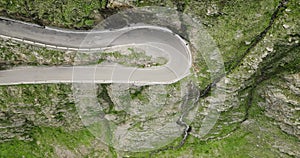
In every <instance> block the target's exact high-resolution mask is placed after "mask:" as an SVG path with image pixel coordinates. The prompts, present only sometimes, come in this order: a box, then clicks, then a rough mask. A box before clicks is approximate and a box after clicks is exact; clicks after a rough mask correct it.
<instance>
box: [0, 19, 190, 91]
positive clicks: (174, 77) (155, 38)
mask: <svg viewBox="0 0 300 158" xmlns="http://www.w3.org/2000/svg"><path fill="white" fill-rule="evenodd" d="M0 37H1V38H5V39H11V40H16V41H20V42H24V43H29V44H32V45H37V46H42V47H49V48H54V49H62V50H79V51H85V52H89V53H93V52H95V51H98V52H99V51H101V50H109V49H113V48H116V47H118V48H122V47H124V48H128V47H138V48H141V49H143V50H145V51H146V54H148V55H154V54H155V55H156V56H157V55H161V56H163V57H167V59H168V62H167V63H166V64H165V65H162V66H156V67H150V68H136V67H126V66H122V65H119V64H111V63H103V64H98V65H92V66H69V67H64V66H56V67H16V68H13V69H9V70H3V71H0V85H14V84H38V83H72V82H76V83H77V82H79V83H82V82H92V83H133V84H142V85H151V84H171V83H174V82H177V81H179V80H181V79H182V78H184V77H186V76H187V75H189V73H190V68H191V65H192V57H191V52H190V49H189V45H188V43H187V42H186V41H185V40H183V39H182V38H181V37H180V36H178V35H176V34H175V33H173V32H172V31H171V30H169V29H167V28H164V27H158V26H151V25H146V24H133V25H129V26H127V27H125V28H122V29H115V30H101V31H94V30H91V31H73V30H64V29H57V28H50V27H41V26H38V25H35V24H30V23H25V22H21V21H16V20H11V19H6V18H1V17H0ZM3 53H5V52H3Z"/></svg>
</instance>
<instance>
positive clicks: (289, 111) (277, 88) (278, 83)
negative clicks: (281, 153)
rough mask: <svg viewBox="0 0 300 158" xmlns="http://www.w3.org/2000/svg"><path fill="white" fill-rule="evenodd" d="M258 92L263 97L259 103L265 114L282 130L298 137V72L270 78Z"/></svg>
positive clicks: (299, 74)
mask: <svg viewBox="0 0 300 158" xmlns="http://www.w3.org/2000/svg"><path fill="white" fill-rule="evenodd" d="M260 94H261V96H264V97H265V102H262V103H260V106H261V107H263V108H264V109H265V114H266V115H267V116H268V117H270V118H272V119H274V120H275V122H276V124H277V125H278V126H279V127H280V128H281V130H282V131H284V132H286V133H288V134H291V135H294V136H296V137H297V138H298V139H300V120H299V118H300V117H299V116H300V97H299V96H300V73H296V74H291V75H284V76H282V77H281V78H280V79H277V80H272V81H271V83H270V84H269V85H267V86H266V87H265V89H264V91H260Z"/></svg>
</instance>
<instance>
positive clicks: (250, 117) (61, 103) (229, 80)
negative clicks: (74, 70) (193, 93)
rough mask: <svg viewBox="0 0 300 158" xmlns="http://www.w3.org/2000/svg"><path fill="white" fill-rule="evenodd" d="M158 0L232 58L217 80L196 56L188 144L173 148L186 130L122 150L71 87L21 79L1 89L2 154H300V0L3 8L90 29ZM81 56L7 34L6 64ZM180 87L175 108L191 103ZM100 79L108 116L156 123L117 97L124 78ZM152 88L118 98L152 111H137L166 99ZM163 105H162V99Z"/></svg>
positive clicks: (2, 44)
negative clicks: (85, 119) (95, 127)
mask: <svg viewBox="0 0 300 158" xmlns="http://www.w3.org/2000/svg"><path fill="white" fill-rule="evenodd" d="M154 5H155V6H165V7H171V8H175V9H176V10H178V11H182V12H184V13H186V14H188V15H192V16H193V17H195V18H196V19H199V20H200V21H201V22H202V24H203V26H204V27H205V29H206V30H207V31H208V32H209V33H210V35H211V36H212V37H213V39H214V40H215V42H216V44H217V46H218V48H219V49H220V52H221V54H222V56H223V60H224V63H225V72H226V74H220V76H221V78H210V77H208V75H209V72H208V70H207V66H203V65H205V61H204V59H203V58H202V57H195V60H196V61H197V63H198V64H195V65H194V67H193V69H194V70H195V71H197V72H198V73H197V76H195V77H196V78H197V80H198V84H199V85H198V87H199V91H200V98H199V102H197V105H198V109H196V110H197V111H196V112H195V113H193V116H195V118H194V119H189V120H187V122H188V123H189V124H190V126H191V131H190V132H189V134H190V135H189V137H188V139H187V140H185V141H184V145H183V146H182V147H181V148H179V149H176V150H174V148H173V147H174V146H177V145H178V144H180V142H182V137H178V138H177V139H176V140H174V141H172V142H169V144H168V145H167V146H166V147H162V148H161V149H158V150H155V151H150V152H149V151H146V152H137V153H132V152H124V151H118V150H117V149H114V148H112V147H109V146H106V145H105V143H103V141H102V142H101V141H99V140H97V139H96V138H95V136H94V135H93V134H92V133H91V132H90V131H89V130H88V129H86V128H85V126H84V124H83V123H82V122H81V119H80V117H79V116H78V111H77V110H76V105H75V104H76V98H74V96H73V92H72V85H70V84H43V85H17V86H1V87H0V96H1V99H0V142H1V143H0V157H13V156H16V155H17V156H19V157H22V156H25V157H84V156H87V157H105V156H106V157H130V156H132V157H149V156H153V157H159V156H161V157H299V156H300V153H299V148H300V144H299V139H300V72H299V70H300V52H299V50H300V49H299V40H300V35H299V30H300V28H299V27H300V23H299V20H298V19H299V15H300V9H299V8H300V3H299V2H298V1H297V0H289V1H288V0H276V1H273V0H267V1H243V0H237V1H229V0H213V1H192V0H187V1H177V0H167V1H160V0H151V1H140V0H128V1H127V0H110V1H102V0H100V1H95V0H89V1H79V0H76V1H68V0H67V1H55V0H49V1H43V2H39V1H25V0H24V1H5V0H0V13H1V15H2V16H7V17H11V18H15V19H21V20H25V21H31V22H35V23H38V24H40V25H51V26H56V27H65V28H76V29H88V28H91V27H92V26H93V25H94V23H97V22H99V21H101V20H103V19H104V18H106V17H107V16H109V15H111V14H113V13H115V12H117V11H118V10H123V9H126V8H131V7H137V6H139V7H142V6H154ZM23 6H25V7H23ZM79 6H80V7H79ZM75 56H76V55H75V52H67V53H63V52H61V51H58V50H51V49H46V48H39V47H34V46H30V45H27V44H22V43H18V42H14V41H6V40H1V41H0V68H1V69H6V68H9V67H11V66H15V65H44V66H49V65H72V64H73V63H74V60H75ZM108 58H109V56H108ZM145 58H147V57H145ZM105 60H106V58H105ZM114 60H115V59H114ZM133 64H136V63H133ZM139 64H140V63H139ZM182 82H186V81H182ZM179 85H180V84H174V85H170V86H169V87H167V88H166V89H167V90H168V91H170V92H172V93H170V94H165V95H168V96H169V95H170V96H173V97H169V98H168V100H164V103H165V104H166V103H167V104H166V105H170V106H171V105H174V107H176V106H175V105H177V106H178V105H180V103H182V102H183V100H184V97H182V96H181V95H180V94H179V93H178V92H180V91H183V90H184V88H182V87H180V86H179ZM98 87H99V88H98V89H97V94H98V99H99V100H98V101H99V102H100V103H101V104H102V105H103V106H104V107H106V109H104V111H105V110H106V112H107V114H108V115H106V117H107V119H109V120H113V121H114V122H115V123H116V124H122V123H123V124H124V125H127V124H130V123H131V122H132V121H133V122H136V121H137V120H138V121H140V122H143V121H145V122H144V124H136V125H135V126H134V128H136V129H139V128H149V127H154V126H150V125H151V122H150V123H149V122H147V120H145V119H144V120H143V118H137V117H134V118H130V117H129V114H127V113H126V112H125V113H124V112H122V110H120V109H122V108H124V107H120V106H118V105H122V104H121V103H122V102H124V100H118V99H116V98H114V97H112V96H113V95H112V92H116V89H117V88H116V87H115V85H98ZM149 89H151V87H142V88H141V87H133V88H132V89H130V91H126V93H123V91H120V92H119V94H118V95H120V97H119V99H120V98H122V97H121V96H122V95H124V96H127V98H128V97H129V98H130V102H131V103H130V105H131V106H132V107H135V108H132V107H129V108H132V109H131V112H132V113H138V112H144V111H143V110H145V109H147V107H144V108H141V109H142V110H141V111H138V110H139V106H138V105H139V104H142V105H145V106H146V105H149V106H155V105H156V104H154V105H153V103H160V101H159V99H160V98H155V97H152V96H155V95H154V94H153V93H152V92H151V91H150V90H149ZM157 89H159V87H157ZM157 93H158V92H157ZM220 94H222V95H220ZM123 98H124V97H123ZM153 99H156V100H153ZM212 104H213V105H215V106H214V109H211V105H212ZM162 105H163V104H162ZM156 106H159V107H160V108H161V105H160V104H157V105H156ZM165 108H166V107H165ZM113 109H115V110H113ZM116 109H117V110H116ZM147 110H148V111H150V112H151V109H147ZM173 110H175V111H176V110H178V109H172V108H169V109H168V108H167V109H164V111H166V112H169V113H162V114H161V115H160V114H159V115H160V116H164V117H163V118H162V119H158V120H156V121H167V120H164V118H167V117H169V116H173V115H172V113H174V111H173ZM212 114H213V115H212ZM116 115H117V116H118V119H116V117H115V116H116ZM174 116H176V117H178V116H177V115H174ZM207 116H211V120H214V118H213V117H218V118H217V119H216V120H217V121H216V124H214V125H213V127H212V129H211V130H210V131H209V132H208V133H205V132H203V130H202V128H201V126H203V123H205V121H204V120H205V119H207V118H208V117H207ZM157 117H158V116H155V115H153V118H157ZM208 120H209V119H208ZM124 122H125V123H124ZM156 125H157V124H155V126H156Z"/></svg>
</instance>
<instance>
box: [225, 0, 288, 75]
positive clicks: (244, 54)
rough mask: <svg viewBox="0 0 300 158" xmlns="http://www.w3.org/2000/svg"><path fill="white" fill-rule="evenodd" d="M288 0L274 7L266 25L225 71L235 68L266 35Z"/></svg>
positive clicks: (229, 71)
mask: <svg viewBox="0 0 300 158" xmlns="http://www.w3.org/2000/svg"><path fill="white" fill-rule="evenodd" d="M288 1H289V0H282V1H281V2H280V3H279V5H278V6H277V8H276V9H275V11H274V12H273V14H272V16H271V19H270V21H269V24H268V26H267V27H266V28H265V29H264V30H263V31H262V32H261V33H260V34H259V35H257V36H256V37H255V38H254V39H253V40H252V41H251V45H250V46H249V47H248V49H247V50H246V51H245V52H244V53H243V55H242V56H241V57H240V58H239V59H237V61H236V62H232V63H233V65H230V66H229V70H228V72H227V73H231V72H232V70H234V69H235V68H237V67H238V65H239V64H240V63H241V62H242V60H243V59H244V58H245V57H246V56H247V55H248V54H249V53H250V51H251V50H252V49H253V48H255V47H256V45H257V44H258V43H259V42H260V41H261V40H262V39H263V38H264V37H265V36H266V35H267V33H268V32H269V30H270V29H271V28H272V26H273V24H274V22H275V20H276V19H277V17H278V14H279V13H280V12H282V11H283V10H284V9H285V8H286V5H287V3H288Z"/></svg>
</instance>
